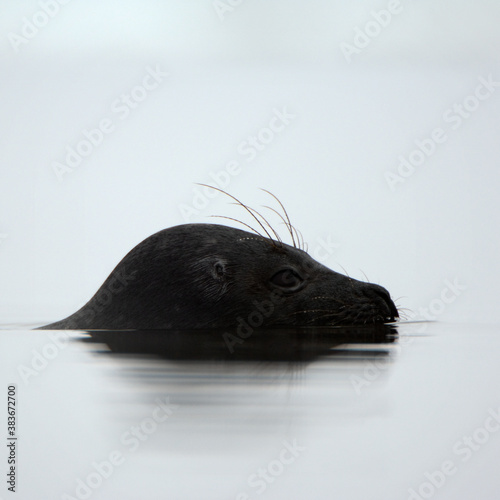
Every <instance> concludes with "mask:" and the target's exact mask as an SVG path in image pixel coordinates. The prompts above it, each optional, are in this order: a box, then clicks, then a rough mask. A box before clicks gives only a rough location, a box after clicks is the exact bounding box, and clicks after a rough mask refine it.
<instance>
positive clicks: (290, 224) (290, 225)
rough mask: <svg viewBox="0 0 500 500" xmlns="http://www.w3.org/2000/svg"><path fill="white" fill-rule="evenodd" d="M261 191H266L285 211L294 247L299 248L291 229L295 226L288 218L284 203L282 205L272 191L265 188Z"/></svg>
mask: <svg viewBox="0 0 500 500" xmlns="http://www.w3.org/2000/svg"><path fill="white" fill-rule="evenodd" d="M261 190H262V191H264V192H265V193H267V194H269V195H271V196H272V197H273V198H274V199H275V200H276V201H277V202H278V203H279V205H280V207H281V208H282V209H283V212H284V213H285V217H286V220H287V221H288V224H287V227H288V230H289V231H290V236H291V237H292V242H293V246H294V247H295V248H297V246H296V245H295V238H294V237H293V232H292V230H291V228H292V227H293V226H292V223H291V222H290V217H289V216H288V212H287V211H286V208H285V207H284V206H283V203H281V201H280V200H279V198H278V197H277V196H276V195H274V194H273V193H271V191H268V190H267V189H263V188H261Z"/></svg>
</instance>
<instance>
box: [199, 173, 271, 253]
mask: <svg viewBox="0 0 500 500" xmlns="http://www.w3.org/2000/svg"><path fill="white" fill-rule="evenodd" d="M196 184H198V185H199V186H205V187H207V188H210V189H215V191H219V192H220V193H223V194H225V195H226V196H229V198H232V199H233V200H234V201H236V202H237V203H239V204H240V205H241V206H242V207H243V208H244V209H245V210H246V211H247V212H248V213H249V214H250V215H251V216H252V217H253V218H254V219H255V220H256V221H257V224H259V226H260V227H261V228H262V229H263V230H264V232H265V233H266V234H267V237H268V238H269V239H270V240H271V242H273V238H272V237H271V235H270V234H269V231H268V230H267V229H266V228H265V227H264V224H262V222H261V221H260V219H259V218H258V217H257V216H256V215H255V214H254V213H253V212H252V210H250V208H249V207H248V206H247V205H245V204H244V203H243V202H241V201H240V200H238V198H236V196H233V195H232V194H229V193H228V192H227V191H224V190H223V189H220V188H217V187H214V186H210V185H209V184H202V183H200V182H197V183H196ZM273 245H274V242H273ZM274 246H276V247H277V245H274Z"/></svg>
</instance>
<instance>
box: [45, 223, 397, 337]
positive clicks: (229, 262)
mask: <svg viewBox="0 0 500 500" xmlns="http://www.w3.org/2000/svg"><path fill="white" fill-rule="evenodd" d="M262 227H263V226H262ZM266 233H267V231H266ZM267 234H269V233H267ZM275 234H276V233H275ZM292 238H293V233H292ZM396 318H398V310H397V308H396V306H395V304H394V302H393V301H392V300H391V297H390V295H389V292H388V291H387V290H386V289H385V288H383V287H382V286H379V285H376V284H372V283H365V282H362V281H358V280H355V279H353V278H350V277H348V276H345V275H342V274H339V273H337V272H335V271H332V270H331V269H329V268H327V267H325V266H324V265H322V264H320V263H319V262H317V261H316V260H314V259H313V258H312V257H311V256H310V255H309V254H308V253H307V252H306V251H305V250H303V249H301V248H297V247H296V246H291V245H288V244H285V243H283V242H282V241H281V240H278V239H274V238H273V237H268V236H263V235H260V234H254V233H251V232H248V231H244V230H241V229H235V228H233V227H228V226H225V225H219V224H183V225H179V226H174V227H171V228H168V229H164V230H162V231H159V232H158V233H155V234H153V235H152V236H149V237H148V238H146V239H145V240H144V241H142V242H141V243H139V244H138V245H137V246H136V247H135V248H133V249H132V250H131V251H130V252H129V253H128V254H127V255H126V256H125V257H124V258H123V259H122V260H121V262H120V263H119V264H118V265H117V266H116V268H115V269H114V270H113V271H112V272H111V274H110V275H109V277H108V278H107V279H106V280H105V282H104V283H103V285H102V286H101V287H100V289H99V290H98V291H97V293H96V294H95V295H94V296H93V297H92V298H91V299H90V300H89V301H88V302H87V304H85V305H84V306H83V307H82V308H81V309H80V310H78V311H77V312H75V313H74V314H72V315H71V316H69V317H68V318H66V319H63V320H61V321H58V322H56V323H52V324H49V325H46V326H44V327H41V328H42V329H90V330H92V329H106V330H122V329H198V328H229V327H239V328H240V331H243V332H244V331H245V326H248V327H250V328H251V329H253V328H255V327H257V326H258V327H260V326H265V327H268V326H272V327H282V326H284V327H290V326H337V325H364V324H379V323H388V322H393V321H395V320H396Z"/></svg>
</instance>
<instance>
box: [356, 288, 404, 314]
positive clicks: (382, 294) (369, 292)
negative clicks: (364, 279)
mask: <svg viewBox="0 0 500 500" xmlns="http://www.w3.org/2000/svg"><path fill="white" fill-rule="evenodd" d="M364 292H365V295H366V296H367V297H369V298H372V299H374V298H375V297H377V298H379V299H382V300H383V302H384V304H385V306H386V307H387V309H388V311H389V314H388V319H389V321H395V320H396V318H399V313H398V310H397V308H396V305H395V304H394V302H393V301H392V299H391V295H390V294H389V292H388V291H387V290H386V289H385V288H384V287H383V286H380V285H374V284H372V283H369V284H368V287H367V288H366V289H365V290H364Z"/></svg>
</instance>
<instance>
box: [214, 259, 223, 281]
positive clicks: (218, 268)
mask: <svg viewBox="0 0 500 500" xmlns="http://www.w3.org/2000/svg"><path fill="white" fill-rule="evenodd" d="M225 275H226V262H225V261H224V260H222V259H217V260H216V261H214V263H213V265H212V276H213V278H214V279H215V280H217V281H222V280H223V279H224V277H225Z"/></svg>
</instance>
